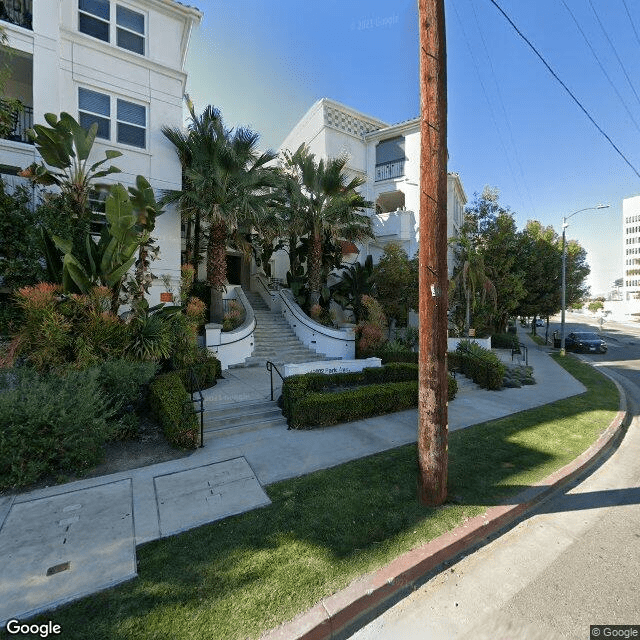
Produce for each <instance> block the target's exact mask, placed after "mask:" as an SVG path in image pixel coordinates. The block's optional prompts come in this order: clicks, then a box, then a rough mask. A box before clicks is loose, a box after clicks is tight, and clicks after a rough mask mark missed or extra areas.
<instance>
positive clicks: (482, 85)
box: [453, 0, 523, 200]
mask: <svg viewBox="0 0 640 640" xmlns="http://www.w3.org/2000/svg"><path fill="white" fill-rule="evenodd" d="M453 9H454V11H455V14H456V17H457V18H458V22H459V23H460V29H461V31H462V35H463V36H464V41H465V44H466V45H467V49H468V50H469V55H470V56H471V61H472V62H473V66H474V68H475V70H476V74H477V76H478V80H479V82H480V87H481V88H482V93H483V95H484V99H485V100H486V102H487V106H488V107H489V114H490V115H491V120H492V121H493V126H494V127H495V129H496V133H497V134H498V140H500V146H501V147H502V151H503V152H504V157H505V159H506V161H507V166H508V167H509V172H510V173H511V178H512V179H513V184H514V185H515V188H516V190H517V191H518V195H519V197H520V200H523V198H522V194H521V193H520V189H519V186H518V181H517V180H516V174H515V172H514V170H513V166H512V165H511V160H510V159H509V153H508V152H507V147H506V145H505V143H504V139H503V137H502V133H501V132H500V128H499V127H498V121H497V120H496V115H495V113H494V110H493V106H492V105H491V101H490V100H489V94H488V92H487V88H486V87H485V85H484V82H483V81H482V76H481V74H480V67H479V66H478V62H477V60H476V58H475V56H474V54H473V49H472V48H471V45H470V44H469V38H468V37H467V33H466V31H465V29H464V25H463V23H462V20H461V18H460V14H459V13H458V8H457V7H456V2H455V0H454V2H453Z"/></svg>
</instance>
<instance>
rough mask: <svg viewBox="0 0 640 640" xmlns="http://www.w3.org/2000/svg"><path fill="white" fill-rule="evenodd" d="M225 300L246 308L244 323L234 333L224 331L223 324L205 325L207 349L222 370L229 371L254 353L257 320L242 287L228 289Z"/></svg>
mask: <svg viewBox="0 0 640 640" xmlns="http://www.w3.org/2000/svg"><path fill="white" fill-rule="evenodd" d="M224 297H225V299H229V300H233V299H237V300H239V301H240V302H241V303H242V305H243V306H244V310H245V317H244V322H243V323H242V324H241V325H240V326H239V327H237V328H236V329H234V330H233V331H222V325H221V324H215V323H209V324H207V325H205V335H206V345H207V349H209V351H211V353H214V354H215V355H216V357H217V358H218V360H220V364H221V366H222V369H223V370H224V369H228V368H229V366H230V365H232V364H241V363H243V362H244V361H245V360H246V359H247V358H248V357H249V356H250V355H251V354H252V353H253V348H254V344H255V339H254V331H255V328H256V318H255V315H254V313H253V309H252V308H251V305H250V304H249V301H248V300H247V298H246V296H245V295H244V291H243V290H242V287H241V286H239V285H234V286H229V287H227V292H226V294H225V296H224Z"/></svg>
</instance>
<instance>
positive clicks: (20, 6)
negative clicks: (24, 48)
mask: <svg viewBox="0 0 640 640" xmlns="http://www.w3.org/2000/svg"><path fill="white" fill-rule="evenodd" d="M0 20H4V21H5V22H10V23H11V24H17V25H18V26H19V27H24V28H25V29H29V30H31V31H33V25H32V22H33V2H32V0H0Z"/></svg>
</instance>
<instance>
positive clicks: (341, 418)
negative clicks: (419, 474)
mask: <svg viewBox="0 0 640 640" xmlns="http://www.w3.org/2000/svg"><path fill="white" fill-rule="evenodd" d="M417 399H418V381H417V380H415V381H411V382H390V383H386V384H375V385H369V386H366V387H360V388H358V389H353V390H348V391H341V392H336V393H312V394H310V395H308V396H305V397H304V398H302V399H301V400H300V402H299V403H298V404H297V406H295V407H294V408H293V411H292V413H291V416H290V417H289V426H290V427H291V428H292V429H306V428H309V427H318V426H327V425H331V424H337V423H340V422H350V421H352V420H359V419H361V418H367V417H371V416H378V415H382V414H385V413H391V412H394V411H402V410H403V409H410V408H411V407H414V406H416V404H417Z"/></svg>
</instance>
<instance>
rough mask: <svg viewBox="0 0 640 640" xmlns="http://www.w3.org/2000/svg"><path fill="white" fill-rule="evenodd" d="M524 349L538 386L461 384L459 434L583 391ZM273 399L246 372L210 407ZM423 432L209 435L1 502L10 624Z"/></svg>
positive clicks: (406, 426) (0, 618)
mask: <svg viewBox="0 0 640 640" xmlns="http://www.w3.org/2000/svg"><path fill="white" fill-rule="evenodd" d="M524 340H525V341H526V343H527V344H528V346H529V364H530V365H531V366H532V367H533V369H534V377H535V379H536V381H537V384H536V385H533V386H526V387H522V388H520V389H504V390H502V391H485V390H482V389H480V388H479V387H477V386H476V385H474V384H473V383H471V382H469V381H467V380H466V379H465V378H464V377H462V376H458V381H459V384H460V389H459V393H458V396H457V397H456V399H455V400H454V401H453V402H451V403H450V405H449V428H450V430H455V429H461V428H463V427H467V426H470V425H473V424H477V423H480V422H484V421H487V420H491V419H495V418H499V417H502V416H505V415H509V414H512V413H516V412H518V411H522V410H526V409H529V408H532V407H535V406H539V405H541V404H546V403H549V402H553V401H555V400H558V399H561V398H566V397H569V396H572V395H575V394H579V393H582V392H583V391H584V390H585V389H584V387H583V385H582V384H581V383H579V382H578V381H576V380H575V379H574V378H573V377H571V376H570V375H569V374H568V373H567V372H566V371H565V370H564V369H562V367H560V366H559V365H558V364H556V363H555V362H554V361H553V360H552V359H551V358H550V357H549V354H548V351H549V349H548V348H546V347H539V346H537V345H536V344H535V343H533V342H532V341H531V340H530V339H529V338H528V337H525V338H524ZM501 357H503V359H506V360H510V355H509V352H504V353H502V354H501ZM276 378H277V376H276V375H275V374H274V382H275V381H276ZM277 380H278V382H279V378H277ZM279 389H280V386H279V384H277V385H276V391H275V392H276V394H278V395H279ZM270 393H271V386H270V379H269V373H268V372H267V371H266V370H264V369H254V368H246V369H242V368H240V369H233V370H231V371H226V372H225V379H224V380H221V381H219V383H218V384H217V385H216V386H215V387H213V388H212V389H209V390H207V391H206V392H205V396H206V402H207V404H212V405H213V404H219V403H231V402H243V401H248V400H257V399H265V400H268V399H269V398H270ZM276 397H277V396H276ZM416 427H417V410H410V411H403V412H400V413H394V414H390V415H385V416H380V417H376V418H369V419H366V420H360V421H357V422H352V423H349V424H343V425H336V426H332V427H327V428H323V429H315V430H310V431H288V430H287V429H286V427H269V428H265V429H262V430H260V431H257V432H245V433H238V434H234V435H229V436H225V435H217V436H210V437H209V438H208V439H205V447H204V448H201V449H198V450H196V451H195V452H194V453H193V454H191V455H190V456H188V457H185V458H180V459H178V460H173V461H169V462H165V463H161V464H157V465H152V466H148V467H143V468H140V469H134V470H129V471H123V472H120V473H116V474H112V475H109V476H103V477H98V478H90V479H84V480H80V481H76V482H72V483H68V484H65V485H59V486H54V487H48V488H45V489H41V490H37V491H33V492H30V493H26V494H21V495H16V496H7V497H3V498H0V557H2V558H3V560H4V561H3V565H2V568H1V570H0V571H1V573H0V625H4V624H6V622H7V620H9V619H11V618H18V619H24V618H27V617H29V616H32V615H34V614H36V613H39V612H42V611H46V610H48V609H51V608H54V607H56V606H59V605H61V604H63V603H65V602H68V601H71V600H74V599H77V598H79V597H82V596H84V595H87V594H90V593H93V592H96V591H99V590H101V589H104V588H107V587H110V586H113V585H114V584H117V583H119V582H122V581H124V580H128V579H131V578H133V577H135V576H136V575H137V573H136V557H135V548H136V546H137V545H139V544H142V543H145V542H148V541H151V540H155V539H158V538H162V537H166V536H169V535H173V534H175V533H178V532H180V531H185V530H187V529H190V528H193V527H196V526H199V525H201V524H204V523H208V522H213V521H215V520H218V519H221V518H224V517H227V516H230V515H233V514H237V513H242V512H243V511H247V510H249V509H254V508H257V507H260V506H264V505H267V504H269V503H270V501H269V498H268V496H267V495H266V493H265V492H264V490H263V488H262V487H263V486H265V485H268V484H270V483H273V482H276V481H278V480H283V479H285V478H291V477H296V476H300V475H304V474H307V473H310V472H312V471H316V470H318V469H323V468H328V467H331V466H335V465H338V464H342V463H344V462H347V461H349V460H353V459H357V458H361V457H364V456H367V455H371V454H374V453H378V452H380V451H384V450H387V449H390V448H394V447H397V446H400V445H403V444H408V443H411V442H415V440H416Z"/></svg>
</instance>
